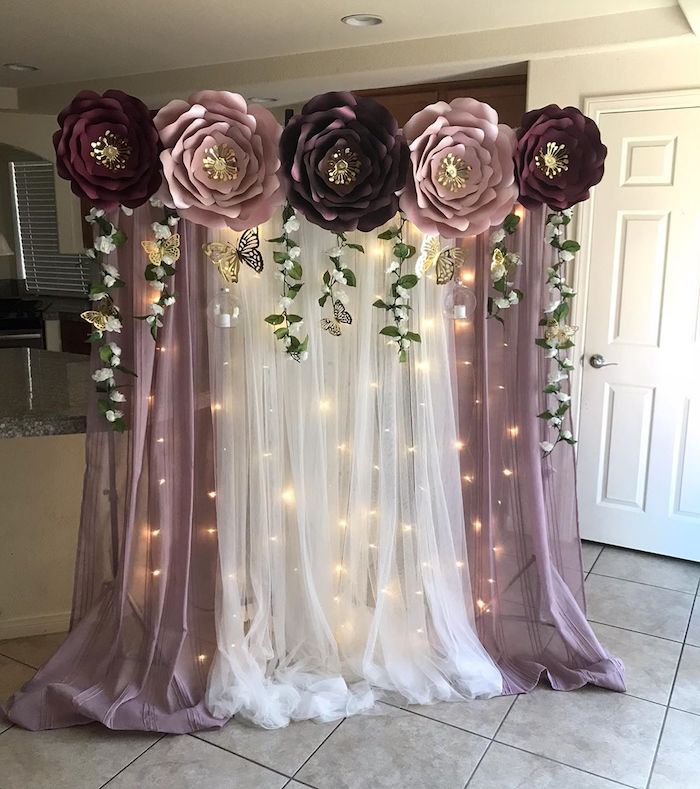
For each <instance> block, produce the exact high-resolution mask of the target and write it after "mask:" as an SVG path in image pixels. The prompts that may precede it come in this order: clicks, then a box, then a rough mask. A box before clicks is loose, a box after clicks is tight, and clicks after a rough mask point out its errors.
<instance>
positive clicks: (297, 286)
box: [287, 282, 304, 298]
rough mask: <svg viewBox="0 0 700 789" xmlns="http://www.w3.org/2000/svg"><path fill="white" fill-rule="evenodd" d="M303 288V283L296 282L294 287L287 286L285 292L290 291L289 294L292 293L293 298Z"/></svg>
mask: <svg viewBox="0 0 700 789" xmlns="http://www.w3.org/2000/svg"><path fill="white" fill-rule="evenodd" d="M303 287H304V283H303V282H297V283H295V284H294V285H289V287H288V288H287V290H288V291H290V293H293V294H294V296H296V294H297V293H298V292H299V291H300V290H301V289H302V288H303ZM294 296H292V298H294Z"/></svg>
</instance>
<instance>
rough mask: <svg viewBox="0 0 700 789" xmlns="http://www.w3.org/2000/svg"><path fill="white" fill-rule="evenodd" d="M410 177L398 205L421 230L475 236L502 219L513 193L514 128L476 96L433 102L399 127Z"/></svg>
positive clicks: (514, 190)
mask: <svg viewBox="0 0 700 789" xmlns="http://www.w3.org/2000/svg"><path fill="white" fill-rule="evenodd" d="M403 133H404V137H405V138H406V140H407V142H408V144H409V148H410V151H411V166H412V171H413V172H412V177H411V176H409V178H408V180H407V183H406V189H405V190H404V192H403V194H402V195H401V198H400V204H401V209H402V210H403V211H404V213H405V214H406V216H408V218H409V219H410V220H411V222H413V224H414V225H416V226H417V227H418V228H419V229H420V230H422V231H423V232H424V233H440V234H441V235H444V236H467V235H470V236H471V235H477V234H478V233H482V232H483V231H484V230H487V229H488V228H489V227H491V226H492V225H497V224H499V223H500V222H502V221H503V220H504V219H505V217H506V216H507V215H508V212H509V211H510V210H511V209H512V207H513V203H514V202H515V201H516V200H517V198H518V189H517V186H516V184H515V175H514V173H513V153H514V151H515V132H514V131H513V130H512V129H511V128H509V127H508V126H506V125H505V124H499V122H498V115H497V113H496V110H494V109H493V107H490V106H489V105H488V104H484V103H483V102H480V101H477V100H476V99H454V100H453V101H451V102H450V103H449V104H447V103H446V102H444V101H438V102H437V103H435V104H430V105H428V106H427V107H426V108H425V109H424V110H420V112H417V113H416V114H415V115H414V116H413V117H412V118H411V119H410V120H409V121H408V122H407V123H406V125H405V126H404V128H403Z"/></svg>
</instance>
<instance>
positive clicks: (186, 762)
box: [0, 543, 700, 789]
mask: <svg viewBox="0 0 700 789" xmlns="http://www.w3.org/2000/svg"><path fill="white" fill-rule="evenodd" d="M583 552H584V563H585V569H586V572H587V574H588V575H587V580H586V585H587V589H588V593H587V594H588V613H589V617H590V619H591V622H592V623H593V627H594V628H595V631H596V633H598V635H599V636H600V638H601V640H602V641H603V642H604V643H605V644H606V645H607V646H608V648H609V649H610V651H612V652H613V653H614V654H616V655H618V656H619V657H621V658H622V660H623V661H624V662H625V664H626V667H627V681H628V692H627V693H626V694H624V695H622V694H617V693H611V692H608V691H603V690H599V689H597V688H584V689H582V690H579V691H574V692H573V693H556V692H554V691H552V690H550V689H548V688H545V687H542V688H538V689H537V690H536V691H535V692H534V693H530V694H526V695H523V696H519V697H517V698H498V699H491V700H489V701H480V702H465V703H459V704H439V705H436V706H430V707H409V708H407V709H403V708H400V707H399V706H396V705H394V704H388V703H384V704H382V705H380V708H381V714H378V715H373V716H361V717H355V718H350V719H347V720H344V721H342V722H341V723H332V724H315V723H308V722H307V723H295V724H292V725H291V726H290V727H289V728H287V729H282V730H278V731H272V732H269V731H260V730H257V729H253V728H251V727H248V726H246V725H244V724H242V723H239V722H237V721H233V722H231V723H230V724H229V725H228V726H226V727H225V728H224V729H222V730H220V731H215V732H202V733H199V734H197V735H195V736H190V735H183V736H169V735H168V736H162V735H157V734H156V735H154V734H145V733H133V732H131V733H130V732H113V731H108V730H107V729H105V728H103V727H101V726H99V725H90V726H83V727H76V728H73V729H64V730H58V731H46V732H27V731H23V730H22V729H19V728H17V727H13V726H10V725H9V723H8V722H7V721H5V720H3V719H2V718H1V717H0V789H98V788H99V787H109V789H141V788H142V787H149V789H190V787H207V789H282V788H283V787H289V789H303V787H304V786H306V787H315V789H343V788H344V787H347V789H418V788H419V787H420V788H421V789H464V788H465V787H469V789H514V788H515V787H524V788H526V789H606V787H609V789H614V787H616V786H617V787H619V786H628V787H635V788H636V789H647V787H648V789H672V788H673V789H692V787H700V601H699V600H698V597H697V594H698V585H699V583H700V564H693V563H690V562H682V561H677V560H674V559H664V558H660V557H655V556H649V555H645V554H639V553H635V552H633V551H626V550H621V549H618V548H611V547H605V548H603V546H600V545H596V544H593V543H587V544H584V551H583ZM60 640H61V636H53V635H52V636H37V637H35V638H25V639H15V640H14V641H4V642H0V698H4V697H6V696H7V695H8V694H9V693H11V692H12V691H13V690H14V689H15V688H16V687H18V686H19V685H21V684H22V683H23V682H25V681H26V680H27V679H29V678H30V677H31V676H32V673H33V670H34V669H35V668H37V667H38V666H39V665H40V664H41V663H42V662H43V661H45V660H46V659H47V658H48V657H49V656H50V655H51V654H52V652H53V651H54V650H55V649H56V647H57V646H58V644H59V643H60Z"/></svg>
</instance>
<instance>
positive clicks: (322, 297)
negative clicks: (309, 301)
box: [318, 293, 329, 307]
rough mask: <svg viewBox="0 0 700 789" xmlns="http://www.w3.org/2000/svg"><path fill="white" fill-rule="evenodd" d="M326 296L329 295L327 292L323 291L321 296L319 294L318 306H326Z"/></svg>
mask: <svg viewBox="0 0 700 789" xmlns="http://www.w3.org/2000/svg"><path fill="white" fill-rule="evenodd" d="M328 296H329V294H328V293H324V294H323V296H321V298H320V299H319V300H318V306H319V307H325V306H326V302H327V301H328Z"/></svg>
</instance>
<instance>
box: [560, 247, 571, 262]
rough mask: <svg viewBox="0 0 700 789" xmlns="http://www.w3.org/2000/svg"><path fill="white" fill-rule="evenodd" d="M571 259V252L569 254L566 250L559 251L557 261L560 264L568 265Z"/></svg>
mask: <svg viewBox="0 0 700 789" xmlns="http://www.w3.org/2000/svg"><path fill="white" fill-rule="evenodd" d="M573 259H574V255H573V253H572V252H569V250H568V249H561V250H559V260H561V262H562V263H569V262H570V261H571V260H573Z"/></svg>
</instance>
